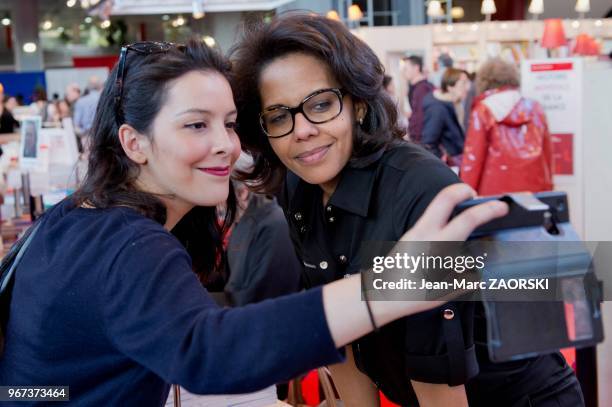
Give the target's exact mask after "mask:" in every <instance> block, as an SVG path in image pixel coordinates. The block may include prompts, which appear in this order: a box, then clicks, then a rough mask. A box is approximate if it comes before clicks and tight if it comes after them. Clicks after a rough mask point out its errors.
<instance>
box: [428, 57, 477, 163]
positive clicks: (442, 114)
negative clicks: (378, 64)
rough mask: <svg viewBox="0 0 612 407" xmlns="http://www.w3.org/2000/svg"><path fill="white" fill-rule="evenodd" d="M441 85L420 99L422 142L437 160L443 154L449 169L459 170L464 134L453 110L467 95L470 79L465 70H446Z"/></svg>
mask: <svg viewBox="0 0 612 407" xmlns="http://www.w3.org/2000/svg"><path fill="white" fill-rule="evenodd" d="M441 85H442V86H441V89H439V90H438V89H436V90H435V91H434V92H433V93H430V94H428V95H426V96H425V98H424V99H423V112H424V113H425V116H424V117H425V119H424V123H423V138H422V140H421V143H422V144H423V145H424V146H425V148H427V149H428V150H429V151H431V152H432V153H433V154H434V155H435V156H436V157H438V158H442V157H443V156H444V155H445V156H446V158H447V163H448V164H449V165H450V166H451V167H459V166H460V165H461V153H462V152H463V142H464V133H463V129H462V127H461V124H460V122H459V118H458V114H457V111H456V108H457V106H460V105H461V104H462V103H463V101H464V99H465V97H466V95H467V92H468V86H469V79H468V77H467V74H466V73H465V72H464V71H462V70H460V69H455V68H448V69H446V71H445V72H444V76H443V77H442V84H441ZM461 112H463V109H461Z"/></svg>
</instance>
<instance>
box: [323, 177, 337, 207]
mask: <svg viewBox="0 0 612 407" xmlns="http://www.w3.org/2000/svg"><path fill="white" fill-rule="evenodd" d="M337 186H338V177H336V178H334V179H333V180H331V181H329V182H326V183H324V184H319V187H320V188H321V189H322V190H323V205H327V202H328V201H329V198H331V196H332V194H333V193H334V191H335V190H336V187H337Z"/></svg>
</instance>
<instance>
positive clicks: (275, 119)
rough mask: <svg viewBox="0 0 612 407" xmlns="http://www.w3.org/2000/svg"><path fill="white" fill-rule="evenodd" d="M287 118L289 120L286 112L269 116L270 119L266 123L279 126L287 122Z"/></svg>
mask: <svg viewBox="0 0 612 407" xmlns="http://www.w3.org/2000/svg"><path fill="white" fill-rule="evenodd" d="M288 118H289V113H287V112H280V113H274V114H272V115H270V117H269V118H268V123H270V124H281V123H283V122H285V121H287V119H288Z"/></svg>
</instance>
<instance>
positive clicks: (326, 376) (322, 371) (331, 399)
mask: <svg viewBox="0 0 612 407" xmlns="http://www.w3.org/2000/svg"><path fill="white" fill-rule="evenodd" d="M317 373H318V376H319V384H320V385H321V387H322V388H323V395H324V396H325V401H327V403H326V406H328V407H337V406H338V403H337V402H336V393H335V391H334V388H333V385H332V382H331V374H330V372H329V370H328V369H327V368H325V367H320V368H318V369H317Z"/></svg>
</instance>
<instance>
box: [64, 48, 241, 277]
mask: <svg viewBox="0 0 612 407" xmlns="http://www.w3.org/2000/svg"><path fill="white" fill-rule="evenodd" d="M126 57H127V59H126V64H125V74H124V78H123V88H122V91H121V99H120V102H119V105H118V106H117V105H116V102H115V94H116V90H117V85H116V77H117V65H115V67H114V68H113V70H112V71H111V72H110V74H109V79H108V80H107V82H106V84H105V86H104V89H103V90H102V93H101V95H100V100H99V102H98V106H97V109H96V114H95V118H94V122H93V126H92V129H91V132H90V133H89V134H90V139H91V144H90V153H89V163H88V169H87V175H86V177H85V180H84V181H83V184H82V185H81V186H80V187H79V189H78V190H77V191H76V192H75V193H74V195H73V196H72V199H73V201H74V204H75V205H77V206H79V205H83V204H86V205H90V206H93V207H96V208H100V209H105V208H111V207H115V206H127V207H130V208H133V209H135V210H136V211H138V212H140V213H141V214H142V215H143V216H146V217H148V218H151V219H153V220H155V221H157V222H159V223H161V224H164V223H165V222H166V207H165V205H164V204H163V203H162V201H161V200H160V199H159V197H158V196H156V195H155V194H151V193H149V192H146V191H142V190H140V189H139V188H138V187H137V185H136V179H137V178H138V175H139V173H140V167H139V165H138V164H136V163H135V162H133V161H132V160H131V159H130V158H129V157H128V156H127V155H126V154H125V152H124V151H123V148H122V146H121V143H120V141H119V136H118V132H119V127H121V125H122V124H123V123H127V124H129V125H131V126H132V127H133V128H134V129H136V130H137V131H138V132H139V133H141V134H146V135H148V136H149V137H152V136H153V135H152V133H151V132H152V129H151V127H152V125H153V122H154V120H155V117H156V116H157V114H158V113H159V111H160V109H161V108H162V106H163V104H164V103H165V101H166V99H167V93H168V84H169V83H170V82H171V81H172V80H174V79H177V78H179V77H181V76H183V75H185V74H187V73H189V72H191V71H212V72H217V73H220V74H221V75H223V76H224V77H225V78H227V79H228V81H230V80H231V78H230V72H231V71H230V68H231V65H230V63H229V61H228V60H227V59H225V58H224V57H223V56H222V55H221V54H220V53H219V52H217V51H216V50H213V49H211V48H209V47H207V46H206V45H205V44H204V43H203V42H202V41H199V40H196V39H191V40H189V41H188V42H187V43H186V44H185V45H184V46H180V47H179V46H175V47H171V48H170V49H168V50H167V51H166V52H157V53H151V54H142V53H138V52H136V51H129V50H128V52H127V54H126ZM234 208H235V197H234V194H233V190H232V189H231V186H230V195H229V197H228V211H227V212H226V217H225V220H224V221H223V222H221V223H219V222H218V220H217V216H216V210H215V208H214V207H199V206H198V207H195V208H193V209H192V210H191V211H190V212H189V213H188V214H187V215H185V216H184V217H183V219H181V221H180V222H179V223H178V224H177V225H176V226H175V227H174V229H173V230H172V233H173V234H174V235H175V236H176V237H177V238H178V239H179V240H180V241H181V242H182V243H183V245H184V246H185V247H186V249H187V251H188V252H189V254H190V255H191V258H192V263H193V269H194V271H195V272H196V273H198V275H199V276H200V278H201V279H202V281H205V280H206V279H207V278H208V274H209V273H210V272H212V271H214V270H219V269H220V268H222V267H221V266H222V264H221V263H222V258H220V255H221V254H222V253H223V250H222V236H223V234H224V233H225V232H226V230H227V229H228V228H229V227H230V225H231V223H232V221H233V214H234Z"/></svg>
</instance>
